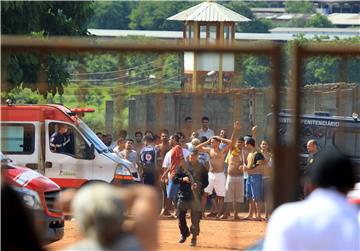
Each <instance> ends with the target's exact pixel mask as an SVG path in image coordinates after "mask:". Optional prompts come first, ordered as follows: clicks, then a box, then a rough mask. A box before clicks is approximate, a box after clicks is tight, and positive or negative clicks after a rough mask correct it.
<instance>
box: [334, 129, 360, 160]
mask: <svg viewBox="0 0 360 251" xmlns="http://www.w3.org/2000/svg"><path fill="white" fill-rule="evenodd" d="M334 143H335V145H336V147H337V148H338V149H339V150H340V151H342V152H343V153H344V154H346V155H349V156H356V155H358V156H359V153H360V133H359V132H351V131H346V132H341V131H340V132H336V133H335V136H334Z"/></svg>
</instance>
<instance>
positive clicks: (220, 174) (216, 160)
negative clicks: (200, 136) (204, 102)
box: [196, 121, 240, 219]
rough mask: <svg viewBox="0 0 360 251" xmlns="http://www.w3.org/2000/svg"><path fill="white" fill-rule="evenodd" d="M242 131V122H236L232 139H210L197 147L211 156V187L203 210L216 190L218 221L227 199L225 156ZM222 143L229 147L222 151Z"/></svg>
mask: <svg viewBox="0 0 360 251" xmlns="http://www.w3.org/2000/svg"><path fill="white" fill-rule="evenodd" d="M239 130H240V122H239V121H236V122H235V123H234V129H233V133H232V135H231V139H230V140H228V139H224V138H221V137H218V136H214V137H212V138H210V139H209V140H208V141H206V142H204V143H201V144H200V145H197V146H196V149H198V150H200V151H203V152H207V153H209V155H210V169H209V185H208V186H207V187H206V188H205V190H204V191H205V193H204V195H203V197H202V199H201V204H202V208H203V209H204V208H205V205H206V200H207V196H208V195H210V194H211V193H212V191H213V189H215V192H216V195H217V198H216V199H217V201H218V205H219V211H218V214H217V216H216V218H217V219H218V218H219V217H220V215H221V214H222V213H223V208H224V197H225V192H226V191H225V183H226V176H225V173H224V155H225V154H226V152H227V151H229V149H230V148H231V147H232V146H233V145H234V143H235V138H236V137H237V134H238V133H239ZM220 142H226V143H228V145H227V146H226V147H224V148H223V149H221V150H220V148H219V145H220ZM208 144H211V147H207V146H206V145H208Z"/></svg>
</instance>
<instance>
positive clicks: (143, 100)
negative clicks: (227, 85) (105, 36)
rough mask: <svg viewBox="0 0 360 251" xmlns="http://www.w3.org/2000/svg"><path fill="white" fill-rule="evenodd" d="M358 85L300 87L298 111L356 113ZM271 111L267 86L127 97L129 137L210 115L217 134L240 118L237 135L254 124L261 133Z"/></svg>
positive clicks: (284, 92)
mask: <svg viewBox="0 0 360 251" xmlns="http://www.w3.org/2000/svg"><path fill="white" fill-rule="evenodd" d="M289 93H290V92H289V89H285V88H284V89H282V90H281V95H280V97H281V98H282V100H281V103H282V108H288V103H289V100H290V96H289ZM359 99H360V86H359V85H352V84H327V85H312V86H305V87H304V88H303V89H302V100H303V101H302V111H303V113H313V112H314V111H329V112H331V114H333V115H343V116H351V114H352V112H357V113H359V112H360V101H359ZM270 112H271V97H270V91H269V89H268V88H256V89H255V88H244V89H236V90H232V91H231V92H228V93H169V94H163V93H149V94H144V95H140V96H135V97H133V98H132V99H130V100H129V128H128V132H129V136H132V135H134V132H135V131H136V130H141V131H145V130H147V129H150V130H152V131H153V132H154V133H156V134H157V133H159V131H160V129H162V128H167V129H168V130H169V131H170V132H171V133H173V132H175V131H178V130H180V129H181V128H182V127H183V126H184V118H185V117H186V116H191V117H192V118H193V127H194V129H198V128H200V126H201V117H202V116H207V117H209V118H210V123H209V126H210V128H211V129H213V130H215V133H216V134H218V132H219V130H220V129H221V128H226V129H228V130H229V131H231V130H232V125H233V121H235V120H240V122H241V124H242V132H241V134H249V133H250V132H251V127H252V125H254V124H257V125H258V126H259V130H258V131H259V134H261V133H262V132H263V126H264V118H265V116H266V115H267V114H268V113H270Z"/></svg>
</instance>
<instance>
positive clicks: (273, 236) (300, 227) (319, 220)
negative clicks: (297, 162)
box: [263, 151, 360, 250]
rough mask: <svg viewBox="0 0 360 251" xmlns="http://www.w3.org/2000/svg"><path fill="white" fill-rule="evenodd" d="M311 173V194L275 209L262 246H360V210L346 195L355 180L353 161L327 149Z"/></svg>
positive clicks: (319, 248)
mask: <svg viewBox="0 0 360 251" xmlns="http://www.w3.org/2000/svg"><path fill="white" fill-rule="evenodd" d="M309 176H310V182H311V184H310V186H311V187H312V192H311V193H310V195H309V196H308V197H307V198H306V199H305V200H303V201H300V202H293V203H286V204H284V205H282V206H280V207H279V208H277V209H276V210H275V211H274V213H273V215H272V216H271V218H270V221H269V224H268V227H267V231H266V235H265V241H264V248H263V250H360V224H359V221H358V220H357V214H358V212H357V209H356V207H355V206H354V205H352V204H350V203H349V202H348V201H347V199H346V194H347V192H348V191H350V190H351V189H352V188H353V187H354V184H355V182H356V174H355V167H354V165H353V163H351V161H350V160H349V159H348V158H347V157H345V156H344V155H342V154H340V153H337V152H333V151H331V152H325V151H324V152H321V153H319V158H318V160H317V163H315V164H314V166H313V168H312V169H311V171H310V174H309Z"/></svg>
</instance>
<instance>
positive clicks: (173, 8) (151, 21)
mask: <svg viewBox="0 0 360 251" xmlns="http://www.w3.org/2000/svg"><path fill="white" fill-rule="evenodd" d="M196 4H198V2H187V1H184V2H175V1H169V2H166V1H159V2H158V1H140V2H138V4H137V6H134V8H133V9H132V11H131V14H130V16H129V18H130V20H131V22H130V23H129V28H130V29H133V30H181V29H182V23H181V22H174V21H167V20H166V19H167V18H168V17H171V16H172V15H175V14H177V13H178V12H180V11H182V10H185V9H187V8H189V7H191V6H193V5H196Z"/></svg>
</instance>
